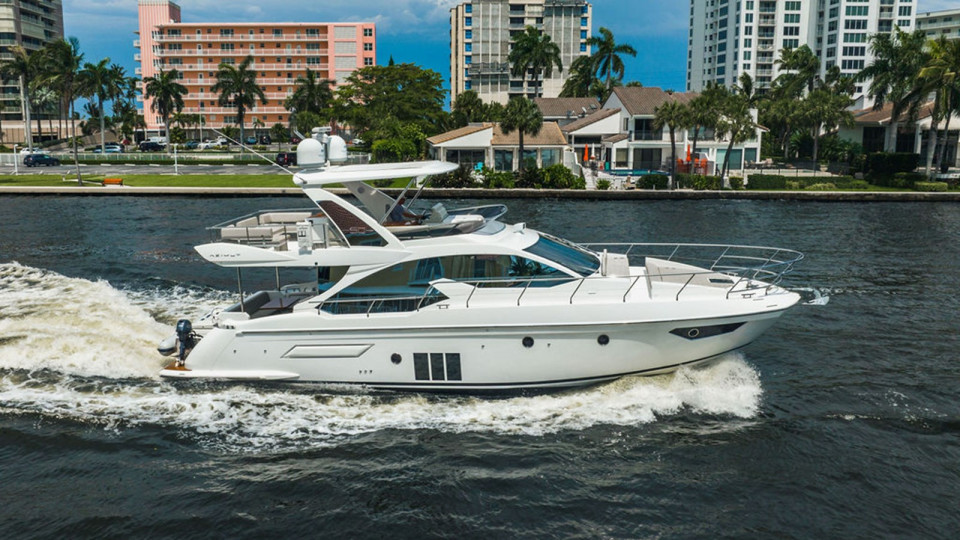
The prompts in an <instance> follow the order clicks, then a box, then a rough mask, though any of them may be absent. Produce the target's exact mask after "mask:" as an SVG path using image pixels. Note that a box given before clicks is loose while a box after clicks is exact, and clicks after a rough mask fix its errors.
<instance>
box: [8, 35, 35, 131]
mask: <svg viewBox="0 0 960 540" xmlns="http://www.w3.org/2000/svg"><path fill="white" fill-rule="evenodd" d="M9 52H10V58H9V59H8V60H7V61H6V62H4V63H3V66H0V77H2V78H4V79H17V80H18V81H19V82H20V101H21V103H22V104H23V120H24V122H23V125H24V133H25V134H26V145H27V147H28V148H33V132H32V131H31V129H30V83H31V82H32V81H33V78H34V76H35V75H36V74H37V72H38V68H39V64H40V56H39V55H38V54H37V53H35V52H32V51H28V50H26V49H24V48H23V46H21V45H13V46H11V47H10V51H9Z"/></svg>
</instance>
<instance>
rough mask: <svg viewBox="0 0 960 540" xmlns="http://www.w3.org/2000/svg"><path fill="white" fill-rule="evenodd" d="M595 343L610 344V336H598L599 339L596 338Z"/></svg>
mask: <svg viewBox="0 0 960 540" xmlns="http://www.w3.org/2000/svg"><path fill="white" fill-rule="evenodd" d="M597 343H599V344H600V345H606V344H607V343H610V336H608V335H606V334H600V337H598V338H597Z"/></svg>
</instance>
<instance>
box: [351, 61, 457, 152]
mask: <svg viewBox="0 0 960 540" xmlns="http://www.w3.org/2000/svg"><path fill="white" fill-rule="evenodd" d="M445 98H446V91H445V90H444V89H443V77H442V76H441V75H440V74H439V73H437V72H435V71H433V70H429V69H423V68H421V67H420V66H417V65H414V64H395V65H393V66H367V67H363V68H360V69H358V70H356V71H354V72H353V73H352V74H350V76H349V77H347V79H346V81H344V83H343V84H341V85H340V86H339V88H338V89H337V99H336V101H335V105H334V112H335V115H336V118H338V119H339V120H342V121H344V122H346V123H348V124H350V126H351V127H352V128H353V130H354V132H355V133H357V134H359V135H360V136H361V137H362V138H363V139H366V140H367V141H368V142H370V143H371V144H372V142H373V140H374V138H371V137H369V136H367V135H366V132H368V131H371V130H377V129H378V128H380V127H381V126H383V125H386V124H388V123H390V122H392V121H393V120H396V121H399V122H401V123H413V124H416V125H417V126H419V127H420V130H421V131H422V132H424V133H426V134H427V135H433V134H435V133H438V128H439V126H440V123H441V122H442V120H443V118H444V116H445V114H446V113H445V112H444V110H443V106H444V101H445Z"/></svg>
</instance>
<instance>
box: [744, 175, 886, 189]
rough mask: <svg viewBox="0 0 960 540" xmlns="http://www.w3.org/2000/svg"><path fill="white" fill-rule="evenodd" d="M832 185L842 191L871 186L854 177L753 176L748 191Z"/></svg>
mask: <svg viewBox="0 0 960 540" xmlns="http://www.w3.org/2000/svg"><path fill="white" fill-rule="evenodd" d="M826 183H830V184H833V185H835V186H836V187H837V188H840V189H865V188H866V187H869V184H867V183H866V182H864V181H863V180H855V179H854V178H853V177H852V176H783V175H779V174H751V175H750V179H749V182H748V183H747V189H765V190H784V189H807V188H809V187H811V186H814V185H817V184H826Z"/></svg>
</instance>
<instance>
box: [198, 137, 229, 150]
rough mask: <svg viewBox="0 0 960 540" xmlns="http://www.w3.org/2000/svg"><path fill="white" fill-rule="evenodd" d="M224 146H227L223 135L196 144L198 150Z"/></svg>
mask: <svg viewBox="0 0 960 540" xmlns="http://www.w3.org/2000/svg"><path fill="white" fill-rule="evenodd" d="M226 147H227V139H225V138H223V137H218V138H216V139H214V140H212V141H211V140H207V141H203V142H202V143H200V144H199V145H197V148H198V149H200V150H206V149H208V148H226Z"/></svg>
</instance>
